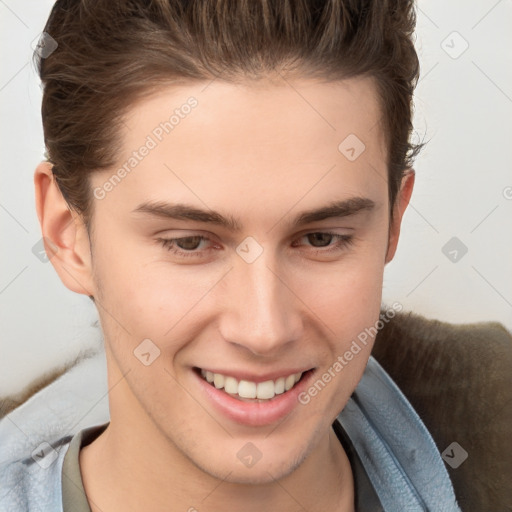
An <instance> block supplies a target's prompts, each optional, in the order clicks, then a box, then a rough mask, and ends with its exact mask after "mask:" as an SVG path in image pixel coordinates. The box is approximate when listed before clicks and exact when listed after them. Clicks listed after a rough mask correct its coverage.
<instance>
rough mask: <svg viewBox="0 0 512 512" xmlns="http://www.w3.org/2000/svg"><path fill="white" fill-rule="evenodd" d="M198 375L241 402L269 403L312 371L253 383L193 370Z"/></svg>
mask: <svg viewBox="0 0 512 512" xmlns="http://www.w3.org/2000/svg"><path fill="white" fill-rule="evenodd" d="M195 371H196V372H197V374H198V375H200V376H201V378H202V379H203V380H205V381H206V382H208V383H209V384H210V385H211V386H213V387H215V388H216V389H218V390H221V391H224V392H225V393H226V394H228V395H230V396H231V397H233V398H236V399H238V400H240V401H243V402H269V401H271V400H272V399H273V398H275V397H277V396H279V395H283V394H285V393H286V392H288V391H290V390H291V389H293V388H294V387H295V385H296V384H297V383H298V382H300V381H301V380H302V378H303V377H304V376H305V375H306V374H308V373H310V372H311V371H312V370H307V371H305V372H299V373H294V374H291V375H287V376H283V377H279V378H277V379H275V380H267V381H264V382H253V381H249V380H238V379H235V378H234V377H232V376H230V375H223V374H221V373H213V372H211V371H208V370H203V369H202V368H195Z"/></svg>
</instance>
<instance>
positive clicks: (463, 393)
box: [372, 310, 512, 512]
mask: <svg viewBox="0 0 512 512" xmlns="http://www.w3.org/2000/svg"><path fill="white" fill-rule="evenodd" d="M383 311H384V310H383ZM372 354H373V356H374V357H375V358H376V359H377V361H379V363H380V364H381V365H382V366H383V368H384V369H385V370H386V371H387V372H388V374H389V375H390V376H391V378H392V379H393V380H394V381H395V382H396V384H397V385H398V387H399V388H400V389H401V390H402V392H403V393H404V394H405V395H406V396H407V398H408V399H409V401H410V402H411V404H412V405H413V407H414V408H415V409H416V411H417V413H418V414H419V416H420V417H421V419H422V420H423V422H424V423H425V425H426V427H427V428H428V430H429V431H430V433H431V435H432V437H433V438H434V441H435V442H436V445H437V447H438V449H439V451H440V452H441V453H442V452H443V451H444V450H445V448H447V447H448V446H449V445H450V444H451V443H452V442H453V441H456V442H457V443H459V444H460V445H461V446H462V447H463V448H464V450H465V451H466V452H468V458H467V459H466V460H465V461H464V462H463V463H462V464H461V465H460V466H459V467H458V468H457V469H453V468H452V467H450V465H448V464H445V465H446V468H447V470H448V473H449V475H450V478H451V480H452V482H453V486H454V489H455V493H456V496H457V500H458V502H459V505H460V507H461V509H462V510H463V511H464V512H506V511H512V334H511V333H510V332H508V331H507V330H506V329H505V327H504V326H503V325H502V324H500V323H498V322H480V323H473V324H460V325H458V324H451V323H446V322H441V321H438V320H432V319H427V318H425V317H423V316H421V315H418V314H413V313H410V312H409V313H404V312H401V313H398V314H397V315H396V316H395V318H393V319H392V320H390V321H389V323H388V324H386V325H385V326H384V328H383V329H382V330H381V331H379V333H378V334H377V339H376V341H375V346H374V349H373V352H372Z"/></svg>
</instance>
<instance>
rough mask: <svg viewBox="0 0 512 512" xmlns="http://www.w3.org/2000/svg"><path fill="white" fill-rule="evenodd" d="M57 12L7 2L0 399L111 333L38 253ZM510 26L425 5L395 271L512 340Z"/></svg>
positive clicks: (419, 299)
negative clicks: (40, 67) (40, 51)
mask: <svg viewBox="0 0 512 512" xmlns="http://www.w3.org/2000/svg"><path fill="white" fill-rule="evenodd" d="M52 3H53V2H52V1H49V0H25V1H23V2H22V1H18V2H15V1H14V0H0V38H1V44H0V55H1V60H0V62H1V70H0V109H1V110H0V119H1V121H2V122H1V124H0V130H1V132H0V133H1V136H0V144H1V153H0V155H1V166H0V173H1V188H0V236H1V238H0V239H1V253H0V254H1V265H0V333H1V338H0V396H2V395H5V394H8V393H13V392H16V391H17V390H19V389H21V387H22V386H24V385H26V384H27V383H28V382H30V381H31V380H32V379H34V378H35V377H37V376H38V375H40V374H42V373H44V371H45V370H47V369H49V368H52V367H54V366H56V365H58V364H60V363H62V362H64V361H66V360H68V359H70V358H71V357H72V356H73V355H74V354H77V353H78V352H79V351H80V350H81V349H82V348H84V347H86V346H90V345H94V344H97V343H98V341H99V339H100V336H101V335H100V333H99V331H98V330H97V329H96V328H94V327H92V325H91V324H92V323H93V322H94V320H95V319H96V311H95V309H94V306H93V305H92V303H91V302H90V300H89V299H88V298H87V297H85V296H81V295H77V294H74V293H72V292H70V291H68V290H67V289H66V288H65V287H64V285H63V284H62V283H61V282H60V280H59V278H58V276H57V274H56V272H55V271H54V269H53V267H52V265H51V263H42V262H41V261H40V260H39V259H38V258H36V256H35V255H34V254H33V253H32V248H33V246H34V244H36V243H37V242H38V241H39V240H40V238H41V232H40V228H39V224H38V220H37V216H36V212H35V206H34V191H33V171H34V168H35V166H36V165H37V164H38V162H39V161H41V160H42V159H43V152H44V147H43V134H42V128H41V118H40V101H41V91H40V87H39V82H38V79H37V74H36V72H35V69H34V67H33V65H32V62H31V54H32V48H31V45H32V42H33V41H34V40H35V39H36V40H37V38H38V35H39V33H40V32H41V31H42V29H43V27H44V23H45V21H46V18H47V16H48V13H49V11H50V8H51V5H52ZM510 27H512V2H511V1H510V0H501V1H496V0H489V1H472V2H468V1H467V0H451V1H450V2H447V1H446V0H435V1H434V0H425V1H420V2H419V4H418V26H417V41H416V46H417V50H418V53H419V56H420V61H421V80H420V82H419V84H418V87H417V90H416V99H415V105H416V113H415V129H416V131H417V139H416V140H418V139H423V138H425V140H428V141H429V142H428V144H427V146H426V148H424V149H423V151H422V153H421V154H420V156H419V157H418V158H417V160H416V164H415V170H416V185H415V190H414V192H413V196H412V200H411V204H410V206H409V209H408V211H407V212H406V214H405V218H404V223H403V227H402V238H401V240H400V243H399V247H398V252H397V254H396V256H395V259H394V261H393V262H391V263H390V264H389V265H388V266H387V267H386V273H385V279H384V296H383V302H384V303H385V304H388V305H390V304H392V303H393V302H394V301H399V302H401V303H402V304H403V305H404V308H405V309H406V310H412V311H415V312H417V313H421V314H423V315H425V316H427V317H429V318H438V319H440V320H444V321H449V322H453V323H467V322H480V321H491V320H492V321H499V322H501V323H502V324H503V325H505V326H506V327H507V328H508V329H509V330H512V149H511V148H512V123H511V121H512V52H510V48H512V31H511V30H510ZM454 32H457V34H454ZM466 45H468V47H467V49H466V50H465V51H464V52H463V53H461V51H462V50H463V49H464V48H465V46H466ZM459 54H460V55H459ZM454 57H457V58H454ZM452 237H457V238H458V239H459V240H460V241H461V242H462V243H463V244H464V245H465V246H466V247H467V249H468V252H467V254H465V255H464V256H463V257H461V258H460V253H459V260H458V261H457V262H453V261H450V259H449V258H448V257H447V256H445V254H443V252H442V248H443V246H444V245H445V244H446V243H447V242H448V241H449V240H450V239H451V238H452Z"/></svg>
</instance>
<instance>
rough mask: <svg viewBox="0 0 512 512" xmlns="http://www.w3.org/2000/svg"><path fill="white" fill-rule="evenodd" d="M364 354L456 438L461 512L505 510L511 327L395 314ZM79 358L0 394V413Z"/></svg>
mask: <svg viewBox="0 0 512 512" xmlns="http://www.w3.org/2000/svg"><path fill="white" fill-rule="evenodd" d="M382 312H383V314H384V312H385V311H384V310H383V311H382ZM384 316H385V315H384ZM372 354H373V355H374V357H375V358H376V359H377V361H379V363H380V364H381V365H382V366H383V367H384V369H385V370H386V371H387V372H388V373H389V375H390V376H391V378H392V379H393V380H394V381H395V382H396V383H397V385H398V387H399V388H400V389H401V390H402V391H403V393H404V394H405V395H406V397H407V398H408V400H409V401H410V402H411V404H412V405H413V407H414V408H415V409H416V411H417V413H418V414H419V416H420V417H421V419H422V420H423V422H424V423H425V425H426V427H427V428H428V430H429V432H430V433H431V435H432V437H433V438H434V441H435V442H436V445H437V447H438V449H439V451H440V452H443V451H444V450H445V448H447V447H448V446H449V445H450V444H451V443H452V442H453V441H456V442H457V443H459V444H460V445H461V446H462V447H463V448H464V449H465V450H466V451H467V452H468V458H467V459H466V460H465V461H464V462H463V463H462V464H461V465H460V466H459V467H458V468H457V469H453V468H451V467H450V466H449V465H448V464H446V468H447V470H448V473H449V475H450V477H451V479H452V482H453V486H454V488H455V494H456V496H457V500H458V502H459V505H460V507H461V508H462V510H463V512H510V511H512V448H511V446H512V335H511V333H509V332H508V331H507V330H506V329H505V328H504V327H503V325H502V324H500V323H497V322H480V323H473V324H461V325H457V324H451V323H447V322H441V321H439V320H432V319H427V318H425V317H423V316H421V315H418V314H414V313H410V312H408V313H403V312H402V313H397V314H396V316H395V317H394V318H393V319H391V320H389V322H388V323H386V324H385V325H384V327H383V328H382V330H380V331H379V333H378V334H377V338H376V341H375V346H374V349H373V352H372ZM87 356H88V354H87V353H84V354H80V355H79V356H78V357H77V358H76V359H75V360H74V361H72V362H70V363H68V364H66V365H64V366H62V367H60V368H58V369H56V370H53V371H51V372H47V373H46V374H45V375H43V376H42V377H40V378H38V379H37V380H35V381H34V382H33V383H32V384H31V385H29V386H27V387H26V388H25V389H24V390H23V391H22V392H20V393H19V394H17V395H16V396H11V397H6V398H3V399H0V418H1V417H2V416H5V415H6V414H8V413H9V412H10V411H12V410H13V409H14V408H15V407H17V406H18V405H21V404H22V403H23V402H25V401H26V400H28V399H29V398H30V397H31V396H32V395H34V394H35V393H37V391H39V390H40V389H42V388H43V387H45V386H47V385H49V384H50V383H51V382H53V381H54V380H56V379H57V378H59V377H60V376H61V375H63V374H64V373H65V372H66V371H67V370H69V369H70V368H71V367H73V366H74V365H75V364H77V363H78V362H79V361H80V360H81V359H83V358H84V357H87Z"/></svg>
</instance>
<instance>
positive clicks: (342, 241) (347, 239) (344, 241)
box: [157, 231, 354, 258]
mask: <svg viewBox="0 0 512 512" xmlns="http://www.w3.org/2000/svg"><path fill="white" fill-rule="evenodd" d="M315 234H320V235H330V236H332V237H333V238H334V239H335V240H337V242H336V243H335V244H334V245H332V246H327V247H328V249H322V248H314V249H316V250H315V251H314V252H315V254H329V253H332V252H341V251H342V250H343V249H345V248H347V247H348V246H350V245H351V244H353V243H354V240H353V237H352V235H340V234H338V233H331V232H329V231H312V232H311V233H306V234H305V235H302V236H301V237H300V238H304V237H307V236H309V235H315ZM187 238H200V239H201V241H203V240H209V238H207V237H204V236H200V235H192V236H185V237H181V238H157V241H158V242H160V243H161V245H162V246H163V247H164V248H165V249H167V250H168V251H170V252H172V253H173V254H176V255H177V256H180V257H184V258H190V257H202V256H203V253H202V252H201V251H198V250H197V249H193V250H190V251H185V250H184V249H177V248H176V247H175V246H174V245H173V244H174V243H175V242H177V241H179V240H186V239H187Z"/></svg>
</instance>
